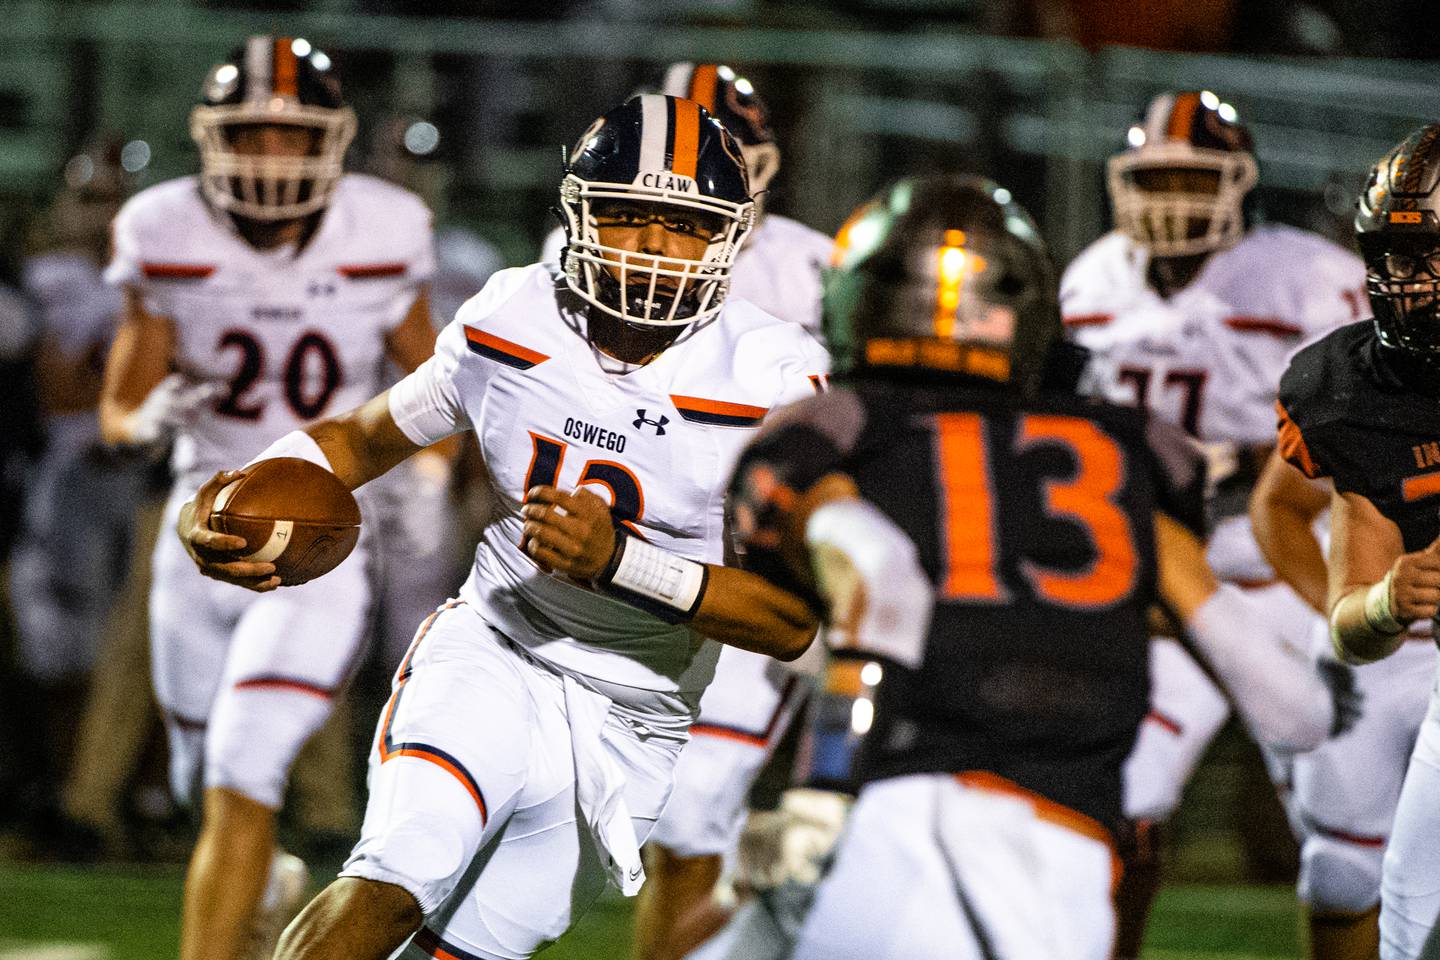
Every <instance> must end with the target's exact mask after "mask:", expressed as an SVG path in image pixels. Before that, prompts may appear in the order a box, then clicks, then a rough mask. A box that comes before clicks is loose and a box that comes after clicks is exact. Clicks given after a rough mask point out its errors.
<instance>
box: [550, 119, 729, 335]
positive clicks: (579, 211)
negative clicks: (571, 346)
mask: <svg viewBox="0 0 1440 960" xmlns="http://www.w3.org/2000/svg"><path fill="white" fill-rule="evenodd" d="M606 200H611V201H630V202H636V201H639V202H644V203H653V204H657V205H660V206H669V207H681V208H685V209H689V210H699V211H703V212H705V213H707V214H711V215H713V216H715V217H717V218H718V219H719V221H720V222H721V223H723V228H722V229H721V230H719V231H718V232H717V233H716V234H715V236H714V238H713V239H712V240H711V241H710V244H709V246H708V247H707V249H706V251H705V253H704V255H703V257H702V259H699V260H683V259H676V258H673V257H660V256H655V255H652V254H646V253H638V252H633V251H629V250H621V249H618V248H615V247H607V246H605V245H603V244H602V243H601V242H600V235H599V230H598V228H597V226H596V219H595V215H594V211H593V209H592V207H593V205H594V204H595V203H596V201H606ZM560 217H561V221H562V223H563V225H564V227H565V241H566V246H565V255H564V259H563V264H564V270H565V278H566V282H567V283H568V285H569V287H570V289H571V290H573V291H575V293H577V294H578V295H579V296H580V297H582V298H583V299H585V300H586V301H587V302H589V303H590V304H591V305H592V306H593V307H595V308H596V309H599V310H601V311H603V312H605V313H607V314H609V315H610V316H612V317H616V318H618V319H620V320H621V321H623V322H625V323H630V324H637V325H640V326H651V327H667V326H678V325H683V324H687V323H690V322H692V321H694V320H702V319H705V318H706V317H710V316H713V315H714V314H716V313H718V312H719V310H720V307H721V304H722V303H723V302H724V300H725V294H726V292H727V291H728V290H729V286H730V269H731V267H732V265H733V264H734V262H735V254H736V253H737V252H738V251H739V249H740V245H741V244H742V243H743V242H744V240H745V236H746V235H747V234H748V233H749V231H750V228H751V226H752V225H753V224H754V219H755V205H754V204H753V203H752V202H751V199H750V189H749V184H748V182H747V180H746V176H745V161H744V159H743V158H742V157H741V156H740V150H739V147H738V146H737V145H736V143H735V140H734V138H733V137H731V136H730V134H729V133H727V132H726V131H725V128H724V127H722V126H721V125H720V124H719V123H718V122H717V121H716V120H715V119H714V118H713V117H711V116H710V114H709V112H708V111H707V110H706V109H705V108H704V107H702V106H701V105H700V104H698V103H695V102H694V101H693V100H684V99H681V98H679V97H667V96H663V95H660V94H642V95H640V96H636V97H631V98H630V99H629V100H628V101H626V102H625V103H624V104H622V105H621V106H619V107H616V108H615V109H613V110H611V111H610V112H609V113H607V114H605V115H604V116H603V117H601V118H599V119H598V120H596V121H595V122H594V123H592V124H591V125H590V129H588V130H586V131H585V133H584V134H583V135H582V136H581V137H580V140H579V141H578V142H577V143H576V144H575V148H574V149H573V150H572V151H571V152H570V155H569V157H568V158H567V160H566V162H565V178H564V180H562V181H561V183H560ZM676 264H679V265H680V266H679V267H676V266H675V265H676ZM613 271H618V273H619V277H618V278H617V277H616V276H615V272H613ZM661 277H668V278H673V279H674V280H675V284H674V285H673V287H671V286H670V285H668V284H666V285H661V284H659V283H658V282H657V281H659V279H660V278H661Z"/></svg>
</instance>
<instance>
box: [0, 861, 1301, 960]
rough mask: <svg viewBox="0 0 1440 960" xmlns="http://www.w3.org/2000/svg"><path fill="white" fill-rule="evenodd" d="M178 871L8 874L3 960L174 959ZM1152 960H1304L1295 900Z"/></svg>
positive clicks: (615, 953) (578, 938)
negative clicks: (1302, 958) (1299, 943)
mask: <svg viewBox="0 0 1440 960" xmlns="http://www.w3.org/2000/svg"><path fill="white" fill-rule="evenodd" d="M180 879H181V873H180V868H178V867H166V868H158V869H135V868H130V869H126V868H120V867H95V868H59V867H35V866H17V865H3V864H0V960H166V958H172V957H174V956H175V952H176V947H177V942H178V919H177V918H178V916H179V911H180ZM629 927H630V906H629V904H628V902H626V901H625V900H624V899H622V898H620V897H619V896H607V897H606V898H604V899H603V900H602V901H601V902H600V903H599V904H598V905H597V906H596V907H595V909H594V910H592V911H591V912H590V914H589V915H588V916H586V917H585V919H584V921H583V922H582V923H581V924H580V925H579V926H578V927H576V929H575V930H573V931H571V933H570V934H569V935H567V936H566V937H565V938H564V939H563V940H561V941H560V942H559V943H557V944H555V946H553V947H551V948H550V949H549V950H547V951H546V952H545V953H544V955H543V956H544V957H545V960H581V958H586V960H596V958H600V960H605V958H610V957H624V956H626V955H627V952H628V948H629ZM1145 956H1146V957H1147V958H1150V960H1272V958H1286V960H1289V958H1294V957H1298V956H1299V947H1298V945H1297V943H1296V922H1295V897H1294V894H1293V893H1292V891H1290V890H1289V889H1287V888H1284V887H1255V886H1191V885H1186V886H1176V887H1171V888H1169V889H1167V890H1166V891H1164V892H1163V893H1161V895H1160V901H1159V903H1158V904H1157V906H1156V910H1155V919H1154V923H1153V924H1152V926H1151V932H1150V943H1149V948H1148V949H1147V950H1146V953H1145Z"/></svg>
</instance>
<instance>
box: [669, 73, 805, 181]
mask: <svg viewBox="0 0 1440 960" xmlns="http://www.w3.org/2000/svg"><path fill="white" fill-rule="evenodd" d="M660 92H661V93H663V94H666V95H668V96H672V97H684V98H685V99H687V100H694V101H695V102H696V103H698V104H700V105H701V106H702V107H704V108H705V109H706V110H708V111H710V115H711V116H712V117H714V118H715V119H716V120H719V121H720V123H721V124H722V125H723V126H724V127H725V129H726V130H729V131H730V135H731V136H732V137H734V138H735V139H736V141H738V142H739V144H740V153H741V154H742V155H744V157H745V169H746V171H747V173H749V175H750V193H751V195H752V196H758V195H759V194H761V193H764V192H765V190H766V188H767V187H769V186H770V181H771V180H773V179H774V178H775V174H777V173H779V172H780V147H779V145H778V144H776V143H775V131H774V130H772V129H771V127H770V108H769V107H768V106H766V104H765V101H764V100H763V99H762V98H761V96H760V94H759V93H758V92H757V91H756V90H755V85H754V84H753V83H751V82H750V80H749V79H748V78H746V77H743V76H741V75H740V74H739V73H737V72H736V71H735V69H734V68H733V67H728V66H726V65H725V64H723V63H690V62H683V63H672V64H670V66H669V67H667V68H666V69H665V79H664V81H663V82H662V83H661V84H660Z"/></svg>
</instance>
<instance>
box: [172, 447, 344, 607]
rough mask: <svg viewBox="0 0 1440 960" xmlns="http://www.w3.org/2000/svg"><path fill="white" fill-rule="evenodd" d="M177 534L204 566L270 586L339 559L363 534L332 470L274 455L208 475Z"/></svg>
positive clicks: (295, 580)
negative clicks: (210, 476)
mask: <svg viewBox="0 0 1440 960" xmlns="http://www.w3.org/2000/svg"><path fill="white" fill-rule="evenodd" d="M179 533H180V539H181V540H182V541H184V542H185V545H186V548H187V549H188V550H189V551H190V554H191V556H192V557H194V558H195V562H196V564H197V565H198V566H199V567H200V572H201V573H203V574H205V575H206V576H208V577H213V578H215V579H217V580H225V581H227V582H230V583H235V584H239V585H240V586H244V587H249V588H250V589H253V590H269V589H273V588H274V587H276V586H294V585H295V584H301V583H306V582H308V581H310V580H313V579H315V578H316V577H319V576H322V575H324V574H326V573H329V572H330V571H331V570H333V569H335V568H336V567H337V566H339V565H340V562H341V561H343V560H344V559H345V558H346V557H347V556H349V555H350V551H351V550H353V549H354V548H355V543H356V541H357V540H359V538H360V507H359V506H358V505H357V504H356V503H355V497H354V496H353V495H352V494H351V493H350V491H349V490H348V489H347V488H346V487H345V484H343V483H341V482H340V479H339V478H338V477H336V476H335V475H334V474H333V473H331V472H330V471H328V470H326V469H324V468H323V467H320V466H317V465H316V464H313V463H311V462H309V461H308V460H301V459H299V458H298V457H276V458H274V459H271V460H261V461H260V462H259V463H256V464H253V465H251V466H249V467H246V468H245V469H244V470H241V471H238V472H225V473H218V474H216V475H215V476H214V477H212V478H211V479H210V480H209V481H208V482H207V483H206V484H205V486H203V487H201V488H200V491H199V492H198V493H197V494H196V495H195V500H194V502H193V504H190V505H187V510H186V511H182V513H181V516H180V523H179Z"/></svg>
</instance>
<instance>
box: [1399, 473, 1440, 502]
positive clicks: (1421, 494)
mask: <svg viewBox="0 0 1440 960" xmlns="http://www.w3.org/2000/svg"><path fill="white" fill-rule="evenodd" d="M1400 492H1401V493H1402V494H1404V496H1405V500H1406V502H1407V503H1408V502H1411V501H1414V500H1421V499H1424V498H1425V497H1433V496H1435V494H1437V493H1440V472H1435V473H1422V474H1420V476H1418V477H1406V478H1405V482H1404V483H1402V484H1401V485H1400Z"/></svg>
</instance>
